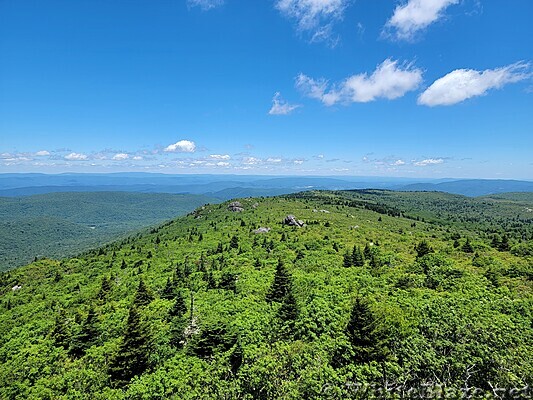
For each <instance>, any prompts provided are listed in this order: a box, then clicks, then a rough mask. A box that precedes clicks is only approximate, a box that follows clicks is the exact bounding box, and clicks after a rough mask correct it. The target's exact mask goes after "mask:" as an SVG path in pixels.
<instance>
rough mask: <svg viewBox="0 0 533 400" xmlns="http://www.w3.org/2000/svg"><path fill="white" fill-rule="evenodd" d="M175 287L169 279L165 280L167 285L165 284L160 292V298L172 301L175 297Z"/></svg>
mask: <svg viewBox="0 0 533 400" xmlns="http://www.w3.org/2000/svg"><path fill="white" fill-rule="evenodd" d="M175 292H176V285H175V283H174V280H173V279H171V278H170V277H169V278H167V283H166V284H165V287H164V289H163V291H162V292H161V298H162V299H166V300H172V299H173V298H174V296H175V295H176V293H175Z"/></svg>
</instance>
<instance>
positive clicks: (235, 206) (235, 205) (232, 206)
mask: <svg viewBox="0 0 533 400" xmlns="http://www.w3.org/2000/svg"><path fill="white" fill-rule="evenodd" d="M228 210H230V211H233V212H241V211H244V208H243V206H242V204H241V203H240V202H238V201H232V202H231V203H229V205H228Z"/></svg>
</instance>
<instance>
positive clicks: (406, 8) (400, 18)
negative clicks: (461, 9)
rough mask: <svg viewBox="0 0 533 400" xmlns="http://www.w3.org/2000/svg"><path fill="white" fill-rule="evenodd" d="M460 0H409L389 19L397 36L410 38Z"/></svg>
mask: <svg viewBox="0 0 533 400" xmlns="http://www.w3.org/2000/svg"><path fill="white" fill-rule="evenodd" d="M457 3H459V0H408V1H407V3H405V4H402V5H399V6H397V7H396V9H395V10H394V14H393V15H392V17H391V18H390V19H389V20H388V21H387V24H386V25H385V28H388V29H392V30H393V31H394V33H395V36H396V38H398V39H401V40H410V39H412V38H413V37H414V35H415V34H416V33H418V32H420V31H421V30H423V29H425V28H427V27H428V26H429V25H431V24H432V23H434V22H435V21H437V20H438V19H440V18H442V17H443V12H444V10H445V9H446V8H447V7H449V6H451V5H453V4H457Z"/></svg>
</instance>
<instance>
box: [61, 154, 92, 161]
mask: <svg viewBox="0 0 533 400" xmlns="http://www.w3.org/2000/svg"><path fill="white" fill-rule="evenodd" d="M87 158H88V157H87V156H86V155H85V154H82V153H70V154H67V155H66V156H65V160H69V161H83V160H87Z"/></svg>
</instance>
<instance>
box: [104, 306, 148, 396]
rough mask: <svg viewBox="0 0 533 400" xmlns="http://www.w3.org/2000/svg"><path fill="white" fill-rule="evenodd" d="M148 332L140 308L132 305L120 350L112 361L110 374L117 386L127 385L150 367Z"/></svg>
mask: <svg viewBox="0 0 533 400" xmlns="http://www.w3.org/2000/svg"><path fill="white" fill-rule="evenodd" d="M149 347H150V342H149V337H148V332H147V329H146V327H145V325H144V324H142V322H141V316H140V314H139V310H138V308H137V307H136V306H135V304H134V305H132V306H131V307H130V310H129V314H128V321H127V324H126V331H125V332H124V337H123V338H122V343H121V345H120V348H119V351H118V354H117V356H116V357H115V359H114V360H113V361H112V363H111V367H110V370H109V374H110V376H111V379H112V380H113V381H115V383H116V385H117V386H124V385H126V384H127V383H128V382H129V381H130V380H131V378H133V377H134V376H137V375H140V374H142V373H143V372H144V371H145V370H146V369H147V368H148V354H149V350H150V348H149Z"/></svg>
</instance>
